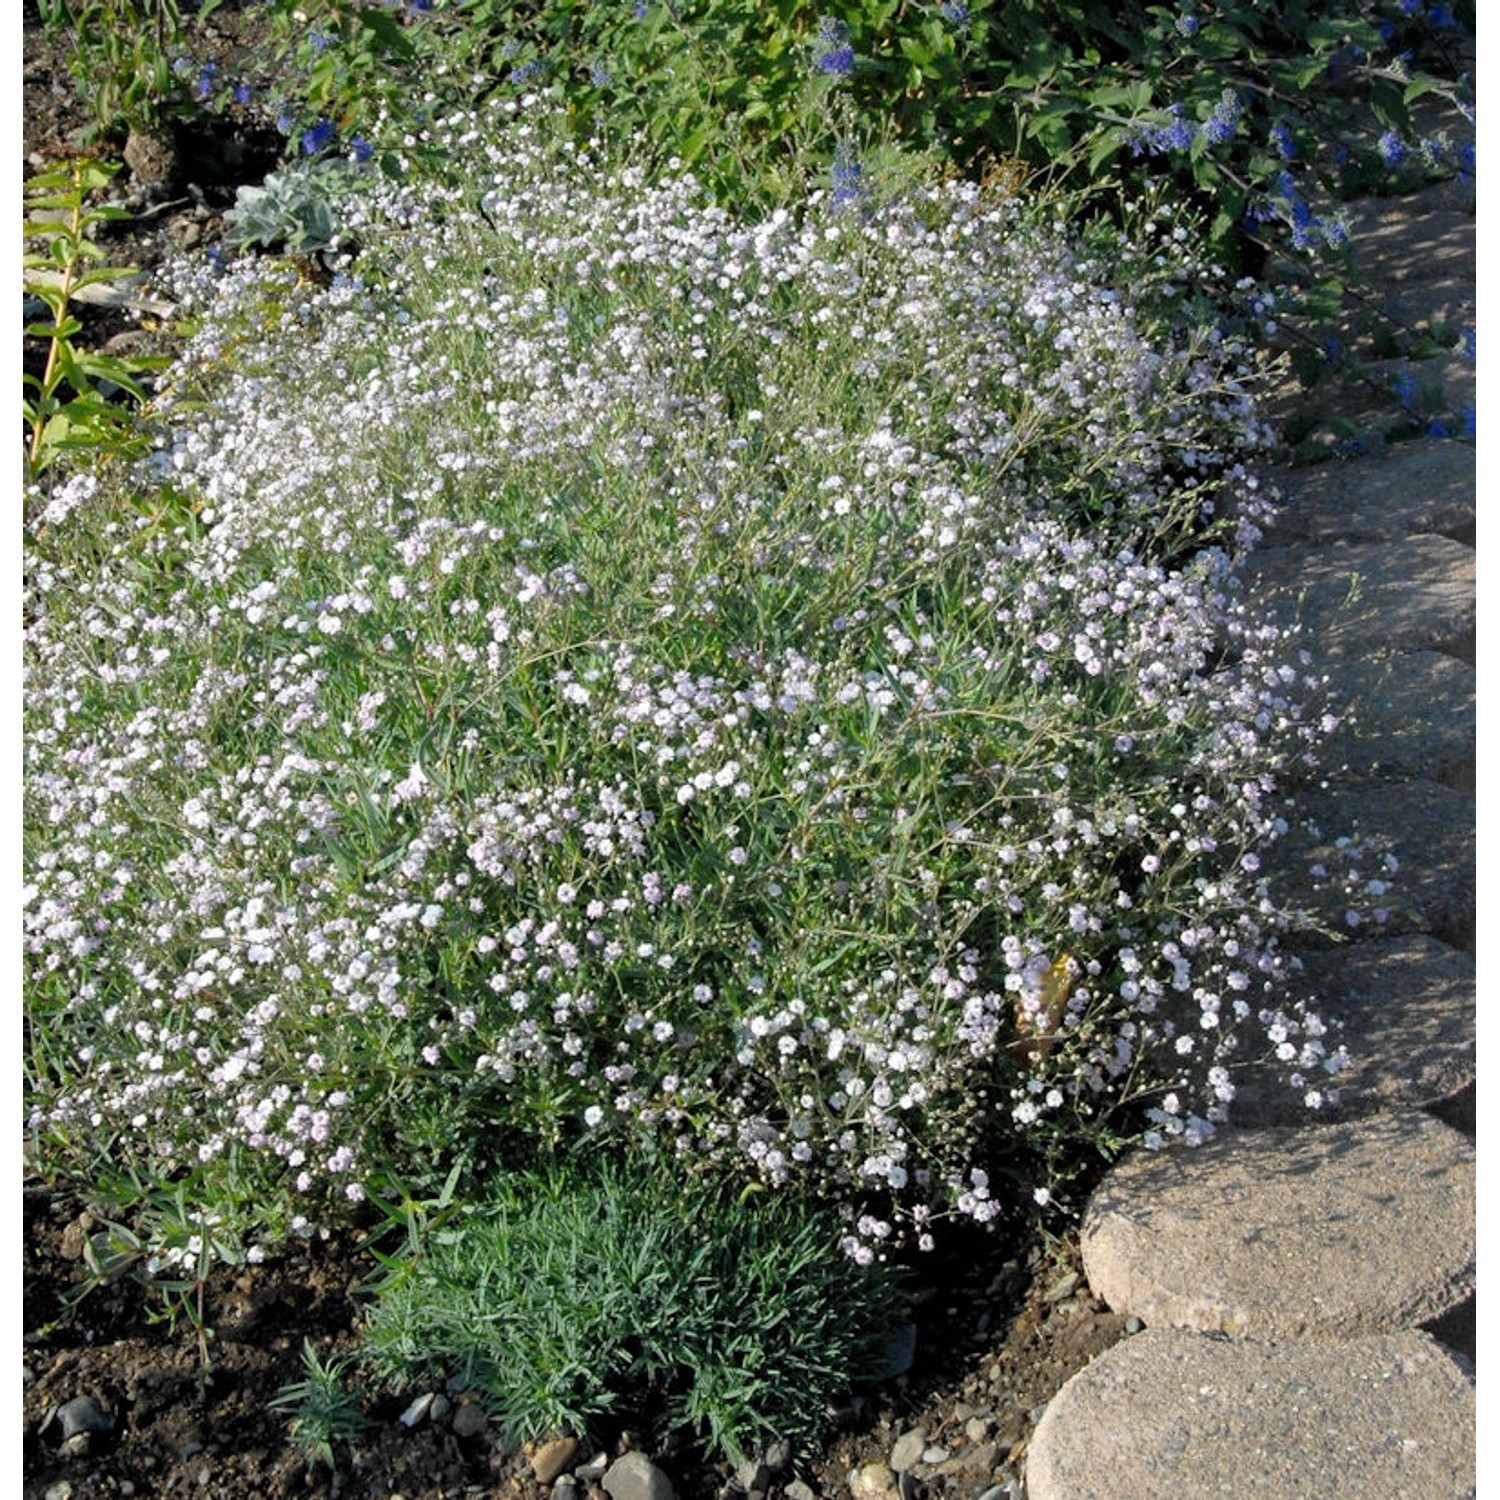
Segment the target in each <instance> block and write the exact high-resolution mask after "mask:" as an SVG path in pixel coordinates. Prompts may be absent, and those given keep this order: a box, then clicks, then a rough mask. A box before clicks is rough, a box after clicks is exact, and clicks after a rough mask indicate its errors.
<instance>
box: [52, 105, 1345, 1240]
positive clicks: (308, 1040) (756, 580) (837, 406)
mask: <svg viewBox="0 0 1500 1500" xmlns="http://www.w3.org/2000/svg"><path fill="white" fill-rule="evenodd" d="M437 130H438V133H439V135H440V136H441V139H442V141H443V142H444V143H445V144H446V145H447V146H449V147H455V148H456V147H457V146H458V145H459V144H460V143H461V144H462V149H463V153H464V155H465V157H466V160H467V162H468V173H467V175H466V177H465V179H464V180H462V181H455V182H452V183H446V184H445V183H434V182H430V181H426V180H421V179H417V178H413V180H412V181H411V182H410V183H409V184H408V185H406V186H402V187H398V186H394V185H391V184H389V183H383V182H381V181H380V180H378V179H360V181H361V182H362V184H363V186H362V188H361V189H360V192H359V194H358V195H357V196H355V197H354V198H352V199H351V200H350V201H349V202H348V203H346V204H344V205H343V206H342V209H341V212H342V213H343V214H344V215H345V217H346V218H347V220H348V222H350V223H351V225H352V226H353V233H354V236H355V238H356V239H357V240H358V242H359V243H361V244H362V245H364V246H366V247H367V248H366V249H365V250H364V251H363V252H362V253H361V255H360V257H359V258H358V260H356V261H354V262H352V263H349V264H346V265H345V266H344V268H343V270H342V271H341V272H340V274H339V275H337V276H336V277H334V278H333V280H332V282H331V284H329V285H326V286H325V285H321V284H318V283H316V282H310V281H305V280H300V279H298V275H297V273H296V272H294V271H293V270H290V269H278V268H277V267H276V266H275V265H274V264H271V263H262V262H259V261H253V260H252V261H250V262H241V263H239V264H237V265H236V266H234V267H232V268H230V269H228V270H227V271H222V272H215V271H214V270H213V269H212V268H211V266H209V265H208V264H206V263H205V264H204V265H203V266H202V267H201V268H200V269H199V270H198V271H197V272H195V273H194V274H193V275H191V276H188V275H184V277H183V280H182V284H181V285H180V286H179V287H178V289H177V292H176V295H178V296H180V297H182V298H183V299H184V300H185V301H187V302H188V303H190V304H191V303H193V302H194V301H196V303H197V306H198V311H197V314H196V316H197V319H198V331H197V333H196V334H195V335H194V337H193V338H192V340H191V342H190V343H189V345H188V346H187V348H186V350H185V352H184V354H183V357H182V359H181V361H180V363H179V366H178V371H177V375H176V377H175V380H174V382H173V384H172V385H171V386H170V388H169V389H167V390H164V392H163V393H162V397H161V401H160V429H159V437H158V446H157V450H156V453H155V456H154V458H153V459H152V461H151V463H150V464H149V465H148V466H147V467H146V468H144V469H141V470H140V471H138V472H137V473H136V474H135V476H134V478H133V480H131V481H130V482H129V483H123V482H122V481H121V480H120V479H119V478H118V477H116V478H113V479H111V478H110V477H109V475H106V476H104V478H103V480H101V481H100V482H97V483H96V482H93V481H91V482H90V483H89V484H73V485H67V486H63V487H61V488H60V489H59V490H58V491H57V492H55V493H54V494H53V495H52V497H51V498H50V500H49V502H48V504H47V507H46V511H45V514H42V515H38V516H35V517H33V518H32V524H31V526H30V530H29V537H28V568H27V580H26V591H25V611H26V616H25V617H26V621H27V624H26V635H25V662H26V668H25V670H26V685H25V718H26V736H27V747H28V748H27V757H28V761H27V765H28V776H27V790H26V845H25V880H26V885H25V891H24V923H25V969H26V997H27V1002H26V1014H27V1052H26V1068H27V1094H28V1134H29V1140H30V1143H31V1150H32V1153H33V1157H34V1159H35V1160H36V1161H37V1162H39V1163H41V1164H43V1166H44V1167H45V1169H46V1170H50V1171H58V1170H70V1171H74V1172H77V1173H80V1174H82V1175H84V1176H88V1175H89V1174H90V1173H91V1172H96V1171H98V1170H99V1169H100V1167H99V1164H100V1163H101V1162H102V1161H104V1160H106V1159H107V1160H108V1161H109V1162H110V1163H111V1168H110V1169H111V1170H113V1171H116V1172H122V1173H123V1172H126V1171H134V1172H136V1173H138V1174H143V1175H144V1176H146V1177H148V1178H153V1177H154V1178H159V1179H162V1180H171V1181H172V1182H174V1183H175V1184H176V1187H175V1189H174V1191H177V1192H179V1193H182V1194H185V1195H187V1197H188V1200H189V1201H193V1195H194V1194H197V1195H199V1196H198V1201H201V1202H203V1203H204V1204H209V1203H212V1204H213V1205H214V1206H215V1213H217V1214H223V1215H230V1214H231V1213H232V1214H234V1215H237V1216H238V1218H237V1220H236V1222H238V1223H239V1224H240V1225H241V1226H242V1228H243V1232H244V1233H245V1234H247V1235H250V1236H256V1235H262V1236H268V1237H274V1236H275V1235H278V1234H281V1233H285V1232H287V1231H288V1230H291V1229H298V1228H300V1229H302V1230H304V1231H306V1230H309V1229H311V1228H314V1227H317V1226H326V1225H329V1224H331V1223H335V1222H337V1221H339V1220H340V1219H341V1218H344V1217H347V1216H349V1215H351V1214H354V1213H357V1212H359V1205H360V1204H361V1203H362V1202H363V1201H364V1200H366V1199H367V1197H369V1196H371V1195H375V1194H379V1195H389V1194H395V1193H412V1192H416V1193H421V1192H430V1191H432V1190H434V1189H435V1187H436V1186H437V1185H439V1184H442V1183H444V1182H445V1180H447V1181H449V1184H450V1188H451V1187H452V1186H453V1185H454V1184H456V1185H457V1192H458V1194H459V1196H460V1198H467V1199H475V1198H478V1197H480V1196H482V1194H483V1192H484V1185H485V1183H486V1181H487V1180H488V1179H489V1178H490V1177H491V1176H492V1175H493V1174H495V1173H497V1172H503V1171H506V1170H509V1169H511V1168H514V1167H516V1166H517V1165H525V1164H529V1163H531V1162H533V1161H535V1160H536V1159H537V1158H538V1157H546V1156H547V1155H549V1154H552V1153H557V1152H566V1151H569V1150H573V1149H579V1148H582V1149H586V1150H588V1151H589V1152H591V1153H596V1154H602V1155H611V1154H613V1155H618V1156H621V1157H641V1156H644V1157H647V1158H652V1157H654V1158H656V1159H660V1160H662V1161H671V1162H675V1163H677V1164H679V1165H680V1166H681V1167H682V1168H683V1169H684V1170H689V1171H691V1172H694V1173H704V1174H708V1175H710V1176H715V1177H718V1178H720V1179H728V1180H739V1181H742V1182H744V1183H747V1184H758V1185H760V1186H761V1187H763V1188H765V1189H768V1190H773V1191H777V1192H784V1193H790V1194H799V1195H805V1196H806V1197H807V1198H808V1199H810V1200H817V1201H819V1202H822V1203H826V1204H830V1205H833V1206H835V1207H837V1208H838V1209H840V1210H841V1211H843V1212H844V1213H845V1214H846V1215H847V1218H846V1221H845V1222H846V1229H845V1236H844V1238H845V1249H846V1250H847V1251H848V1252H849V1253H850V1254H851V1255H853V1256H854V1257H855V1258H856V1259H858V1260H865V1261H868V1260H870V1259H871V1258H873V1257H876V1256H878V1255H881V1254H883V1253H885V1251H886V1249H887V1248H888V1247H890V1246H893V1245H895V1244H896V1243H898V1242H899V1241H901V1240H903V1239H908V1240H910V1241H912V1242H915V1243H919V1244H921V1245H923V1246H927V1245H930V1244H931V1243H932V1237H933V1236H934V1234H936V1233H938V1232H939V1226H940V1224H941V1221H943V1220H944V1219H945V1218H948V1217H952V1216H959V1217H964V1218H968V1219H971V1220H976V1221H979V1222H988V1221H991V1220H993V1219H995V1218H997V1217H999V1216H1001V1215H1004V1216H1007V1217H1009V1216H1012V1215H1014V1214H1017V1213H1020V1212H1022V1211H1024V1210H1026V1209H1029V1208H1033V1207H1034V1206H1035V1204H1036V1203H1039V1202H1044V1201H1046V1199H1047V1198H1048V1197H1049V1195H1051V1194H1053V1193H1055V1192H1057V1191H1058V1190H1059V1188H1061V1187H1065V1186H1066V1181H1067V1178H1068V1175H1069V1173H1070V1172H1071V1171H1073V1170H1075V1169H1077V1167H1078V1164H1079V1163H1080V1162H1081V1161H1085V1160H1088V1159H1090V1157H1091V1155H1092V1156H1093V1157H1095V1158H1097V1155H1098V1153H1099V1152H1101V1151H1104V1152H1108V1151H1111V1150H1113V1149H1115V1148H1117V1147H1118V1146H1119V1145H1120V1144H1121V1143H1123V1142H1125V1141H1132V1140H1146V1141H1147V1142H1148V1143H1149V1144H1155V1143H1160V1142H1162V1141H1164V1140H1166V1139H1168V1138H1170V1137H1186V1138H1187V1139H1189V1140H1199V1139H1202V1138H1203V1137H1204V1136H1206V1135H1207V1134H1209V1133H1211V1132H1212V1130H1213V1129H1214V1127H1215V1125H1216V1124H1217V1123H1219V1122H1221V1121H1223V1120H1224V1119H1225V1118H1226V1116H1227V1112H1228V1109H1229V1106H1230V1102H1231V1101H1232V1098H1233V1094H1234V1075H1235V1069H1236V1068H1237V1067H1238V1066H1239V1065H1241V1064H1243V1063H1245V1062H1247V1061H1249V1060H1251V1059H1255V1058H1259V1057H1261V1056H1265V1055H1275V1056H1278V1057H1280V1058H1281V1059H1282V1061H1283V1064H1284V1071H1285V1073H1286V1075H1287V1077H1288V1081H1289V1086H1291V1087H1293V1088H1295V1089H1297V1090H1298V1091H1299V1092H1300V1093H1301V1094H1302V1095H1303V1096H1305V1098H1306V1101H1307V1103H1308V1105H1309V1106H1311V1107H1318V1106H1319V1105H1320V1104H1322V1103H1323V1102H1325V1101H1327V1100H1330V1099H1332V1098H1334V1097H1335V1089H1336V1081H1337V1080H1336V1074H1337V1071H1338V1069H1339V1066H1340V1062H1341V1058H1340V1054H1339V1049H1338V1048H1337V1047H1336V1046H1334V1045H1333V1044H1332V1042H1331V1041H1330V1040H1325V1039H1324V1036H1323V1028H1322V1026H1321V1025H1320V1024H1319V1022H1318V1021H1317V1018H1316V1017H1314V1016H1311V1015H1307V1014H1304V1013H1303V1011H1302V1009H1301V1007H1300V1005H1299V1003H1298V1000H1297V997H1296V995H1295V994H1294V993H1293V992H1292V991H1291V990H1290V989H1289V988H1288V987H1287V986H1286V985H1285V984H1284V983H1283V979H1284V975H1283V963H1282V960H1281V958H1280V956H1279V952H1278V939H1279V935H1280V933H1281V930H1282V928H1283V926H1284V919H1283V918H1282V917H1281V915H1280V914H1279V912H1278V909H1277V907H1276V904H1275V902H1274V899H1273V895H1272V893H1271V892H1269V891H1268V890H1267V888H1266V885H1265V882H1264V879H1263V875H1262V872H1261V869H1260V864H1261V859H1262V856H1263V855H1264V853H1265V851H1266V850H1267V849H1268V847H1270V846H1271V845H1272V844H1273V843H1274V841H1275V840H1276V838H1277V836H1278V834H1279V833H1280V832H1281V831H1282V828H1283V825H1282V823H1281V821H1280V817H1279V813H1278V810H1277V800H1276V797H1275V786H1276V777H1277V775H1278V773H1279V772H1280V771H1281V770H1282V769H1284V768H1285V767H1287V766H1288V765H1290V764H1293V763H1295V762H1297V761H1299V760H1300V759H1301V758H1303V757H1305V756H1307V755H1309V754H1310V753H1311V750H1312V747H1313V745H1314V743H1315V740H1316V738H1317V734H1318V732H1319V729H1320V723H1319V714H1318V712H1317V711H1315V710H1304V709H1303V708H1302V707H1301V704H1302V701H1303V700H1304V699H1305V698H1308V699H1310V698H1311V696H1312V692H1311V679H1310V677H1309V670H1308V668H1307V665H1306V663H1305V661H1304V660H1303V658H1302V656H1301V654H1300V653H1299V651H1298V649H1297V646H1296V642H1295V641H1294V640H1292V639H1289V638H1287V637H1285V636H1284V635H1282V634H1280V633H1278V632H1277V631H1275V630H1272V629H1269V628H1266V627H1264V626H1262V625H1258V624H1256V623H1254V622H1253V621H1252V620H1251V619H1249V618H1248V617H1247V616H1246V615H1245V614H1244V613H1243V612H1242V611H1241V609H1240V607H1239V605H1238V604H1237V602H1236V599H1237V594H1236V585H1235V570H1236V567H1237V563H1238V560H1239V559H1240V558H1241V557H1242V555H1243V553H1244V551H1245V549H1246V548H1247V547H1248V546H1250V545H1251V544H1252V543H1253V541H1254V538H1255V535H1256V527H1255V523H1256V520H1257V518H1258V517H1260V516H1261V515H1262V514H1263V512H1264V507H1265V499H1264V497H1263V495H1262V494H1261V492H1260V491H1259V490H1258V488H1257V485H1256V481H1255V479H1254V478H1253V476H1252V473H1251V472H1250V468H1249V466H1250V465H1251V464H1252V463H1253V462H1254V460H1255V458H1256V456H1257V454H1258V452H1259V451H1260V449H1261V448H1262V447H1263V445H1264V442H1265V434H1264V432H1263V429H1262V428H1261V426H1260V425H1259V423H1258V421H1257V419H1256V417H1255V413H1254V409H1253V406H1252V403H1251V401H1250V396H1249V390H1248V387H1247V384H1246V381H1247V360H1248V354H1247V350H1246V348H1245V347H1244V346H1243V345H1242V344H1240V343H1238V342H1237V341H1236V340H1235V339H1233V338H1230V337H1227V336H1226V335H1225V334H1224V333H1223V332H1222V331H1221V330H1220V328H1219V326H1218V325H1217V323H1214V322H1200V321H1196V320H1195V318H1194V316H1193V308H1192V305H1191V303H1190V302H1189V301H1188V300H1187V299H1186V295H1185V294H1184V293H1183V292H1182V291H1181V290H1180V288H1182V287H1186V286H1191V285H1193V284H1194V282H1195V279H1196V272H1195V269H1194V266H1193V263H1192V262H1191V260H1190V259H1189V258H1188V256H1187V252H1185V251H1184V250H1183V249H1182V244H1183V240H1182V237H1181V236H1180V234H1179V233H1177V230H1178V226H1177V225H1176V224H1175V223H1174V222H1173V221H1172V220H1171V219H1170V218H1169V217H1168V216H1166V215H1164V214H1161V213H1158V212H1155V211H1145V210H1143V217H1142V219H1141V222H1140V223H1138V224H1137V225H1136V237H1135V238H1134V239H1124V238H1119V237H1114V236H1109V235H1105V234H1102V233H1100V232H1098V231H1097V229H1096V230H1095V232H1094V233H1093V236H1092V238H1091V239H1090V240H1089V241H1088V242H1087V243H1085V242H1082V241H1077V240H1073V239H1070V237H1069V234H1068V231H1067V230H1066V228H1065V226H1063V225H1062V224H1057V223H1054V222H1053V221H1052V214H1051V211H1050V209H1049V208H1048V207H1047V205H1046V204H1045V203H1042V202H1033V201H1030V200H1026V199H1021V198H1014V197H1007V196H1005V195H1003V194H1001V193H999V192H997V191H982V190H980V189H978V188H976V187H973V186H966V185H962V184H960V183H956V182H939V181H935V180H934V181H932V182H930V183H929V184H928V185H927V186H925V187H923V188H922V189H920V190H919V191H913V190H910V189H908V190H906V191H903V192H902V193H901V194H899V195H898V196H896V197H895V198H886V197H883V196H882V194H881V192H880V191H879V184H878V182H876V181H873V180H872V181H867V182H862V183H861V184H860V195H859V197H858V200H857V201H856V202H848V201H844V202H839V201H834V200H835V198H836V196H837V195H830V194H828V193H826V192H816V193H814V194H813V195H811V197H809V198H806V199H803V200H801V201H794V202H789V203H788V204H786V205H785V206H784V207H782V208H781V209H778V210H776V211H774V212H770V213H768V214H766V215H764V216H751V217H746V218H743V219H740V218H736V217H734V216H732V215H731V214H729V213H727V212H726V211H724V210H723V209H722V208H719V207H717V206H715V205H714V204H713V202H712V201H711V199H710V198H709V197H708V195H707V194H706V193H705V192H704V190H703V189H702V188H701V187H700V186H699V184H698V183H697V182H696V181H695V180H694V179H693V177H692V176H691V175H689V174H686V173H682V172H679V173H675V174H674V173H668V174H666V175H663V176H660V177H655V176H649V175H648V174H646V173H644V172H643V171H641V170H639V169H637V168H634V167H630V166H622V165H619V164H618V163H617V162H616V161H615V160H614V158H613V157H611V156H610V155H608V154H603V153H600V154H596V153H594V152H592V151H590V150H588V149H585V148H581V147H578V146H577V145H575V144H570V143H569V140H568V139H566V138H565V139H563V140H561V141H560V142H559V141H558V140H557V139H555V138H556V137H557V136H559V135H560V134H562V132H561V131H560V129H559V128H558V127H557V125H556V123H555V121H554V118H553V116H552V115H551V114H550V112H548V111H547V110H545V109H543V108H540V107H538V108H537V109H531V110H520V111H519V112H518V111H517V107H516V106H515V105H513V104H512V105H505V106H500V107H497V108H496V109H495V110H493V111H491V112H489V113H488V114H485V115H483V116H480V115H469V116H464V115H459V116H457V117H455V118H453V119H451V120H448V121H446V122H445V123H444V124H443V125H441V126H440V127H437ZM111 472H114V471H111ZM106 481H107V482H106Z"/></svg>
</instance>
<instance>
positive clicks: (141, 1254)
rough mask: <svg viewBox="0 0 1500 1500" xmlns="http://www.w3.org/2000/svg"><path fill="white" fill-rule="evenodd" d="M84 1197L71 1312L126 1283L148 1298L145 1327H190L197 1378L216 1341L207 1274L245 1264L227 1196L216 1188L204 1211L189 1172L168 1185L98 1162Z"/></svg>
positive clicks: (239, 1226)
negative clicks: (89, 1223) (86, 1207)
mask: <svg viewBox="0 0 1500 1500" xmlns="http://www.w3.org/2000/svg"><path fill="white" fill-rule="evenodd" d="M88 1193H89V1203H90V1208H91V1213H92V1215H93V1223H94V1227H93V1230H92V1232H91V1233H89V1234H88V1235H87V1237H86V1238H85V1239H84V1242H83V1266H84V1275H83V1278H82V1280H81V1281H80V1282H79V1284H78V1286H77V1287H76V1288H75V1289H74V1291H73V1293H72V1294H71V1296H70V1298H69V1303H70V1307H76V1306H77V1305H78V1304H79V1303H81V1302H83V1301H84V1300H85V1299H86V1298H87V1297H89V1296H90V1295H91V1294H92V1293H93V1292H94V1291H96V1290H97V1289H98V1288H99V1287H101V1286H106V1285H109V1284H111V1283H113V1282H116V1281H119V1280H121V1279H122V1278H128V1279H129V1280H132V1281H134V1282H136V1283H137V1284H138V1285H139V1286H140V1287H141V1288H142V1289H143V1290H144V1292H145V1293H146V1296H147V1298H148V1303H149V1310H148V1314H147V1316H148V1317H149V1318H150V1320H151V1321H153V1322H165V1323H166V1324H167V1325H168V1326H169V1327H170V1328H171V1329H172V1331H173V1332H175V1331H176V1330H177V1328H178V1326H179V1324H182V1323H185V1324H186V1325H187V1326H188V1327H190V1328H191V1329H192V1331H193V1335H194V1338H195V1341H196V1343H197V1347H198V1360H199V1368H200V1372H206V1371H207V1370H208V1368H209V1365H210V1344H211V1343H212V1340H213V1337H214V1331H213V1329H212V1328H211V1327H210V1326H209V1323H208V1318H207V1311H206V1305H205V1291H206V1288H207V1285H208V1278H209V1274H210V1272H212V1271H213V1270H214V1268H215V1267H218V1266H223V1265H230V1266H238V1265H243V1264H244V1263H245V1261H246V1251H245V1245H244V1239H243V1236H242V1233H241V1230H242V1228H243V1224H242V1222H241V1218H240V1216H239V1215H238V1214H237V1213H236V1211H235V1208H234V1205H233V1200H232V1195H231V1194H229V1193H227V1192H226V1191H225V1188H224V1185H223V1184H222V1183H220V1184H218V1185H217V1187H216V1190H215V1192H214V1194H213V1195H212V1196H213V1199H214V1202H215V1204H216V1206H215V1207H212V1208H209V1207H205V1206H204V1202H203V1194H202V1193H201V1190H200V1184H199V1183H198V1182H197V1181H196V1180H195V1177H194V1174H192V1173H186V1174H184V1175H182V1176H180V1177H179V1179H178V1180H177V1181H175V1182H172V1183H166V1182H161V1181H157V1180H154V1179H151V1178H150V1177H149V1176H148V1175H147V1174H143V1173H139V1172H136V1171H132V1170H129V1169H126V1170H123V1171H116V1170H114V1169H113V1168H112V1167H111V1166H110V1165H109V1164H108V1163H107V1162H101V1163H100V1165H99V1169H98V1172H97V1174H96V1176H95V1178H94V1180H93V1181H92V1182H91V1183H90V1184H89V1187H88Z"/></svg>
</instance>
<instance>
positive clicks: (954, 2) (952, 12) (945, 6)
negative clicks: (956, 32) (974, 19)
mask: <svg viewBox="0 0 1500 1500" xmlns="http://www.w3.org/2000/svg"><path fill="white" fill-rule="evenodd" d="M938 14H939V15H941V16H942V18H943V19H944V20H945V21H951V22H952V23H953V25H955V26H962V25H963V24H964V23H965V22H966V21H967V20H968V19H969V7H968V6H967V5H965V4H963V0H943V3H942V4H941V5H940V6H938Z"/></svg>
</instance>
